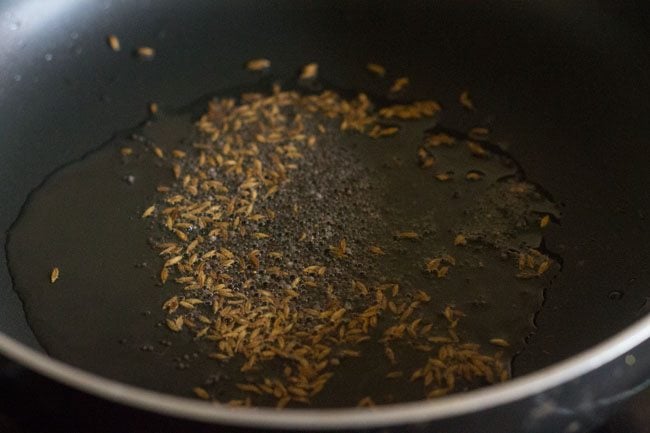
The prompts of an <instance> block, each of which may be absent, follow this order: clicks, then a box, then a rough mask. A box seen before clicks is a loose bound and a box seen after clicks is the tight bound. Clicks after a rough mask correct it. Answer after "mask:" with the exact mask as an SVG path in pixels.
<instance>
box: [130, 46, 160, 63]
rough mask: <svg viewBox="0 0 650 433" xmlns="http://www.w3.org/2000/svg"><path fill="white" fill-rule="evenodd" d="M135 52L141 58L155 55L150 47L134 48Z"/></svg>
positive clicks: (150, 57) (146, 58)
mask: <svg viewBox="0 0 650 433" xmlns="http://www.w3.org/2000/svg"><path fill="white" fill-rule="evenodd" d="M135 53H136V54H137V55H138V57H139V58H140V59H142V60H151V59H153V58H154V56H155V55H156V50H154V49H153V48H151V47H138V48H136V50H135Z"/></svg>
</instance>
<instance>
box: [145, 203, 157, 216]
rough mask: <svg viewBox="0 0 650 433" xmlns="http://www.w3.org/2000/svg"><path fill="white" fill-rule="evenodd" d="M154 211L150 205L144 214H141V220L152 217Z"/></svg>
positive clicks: (153, 207)
mask: <svg viewBox="0 0 650 433" xmlns="http://www.w3.org/2000/svg"><path fill="white" fill-rule="evenodd" d="M155 210H156V206H155V205H151V206H149V207H148V208H146V209H145V211H144V212H142V218H147V217H150V216H151V215H153V213H154V211H155Z"/></svg>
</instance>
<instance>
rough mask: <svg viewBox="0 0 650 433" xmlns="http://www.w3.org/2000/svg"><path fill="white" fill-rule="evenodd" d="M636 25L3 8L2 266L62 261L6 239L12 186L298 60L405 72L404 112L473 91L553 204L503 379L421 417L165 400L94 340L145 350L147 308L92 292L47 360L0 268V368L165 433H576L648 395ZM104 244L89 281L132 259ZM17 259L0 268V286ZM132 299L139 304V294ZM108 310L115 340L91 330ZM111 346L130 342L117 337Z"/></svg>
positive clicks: (138, 356) (349, 72)
mask: <svg viewBox="0 0 650 433" xmlns="http://www.w3.org/2000/svg"><path fill="white" fill-rule="evenodd" d="M646 16H647V15H644V11H643V10H641V9H633V8H629V9H626V8H625V7H622V6H621V5H618V4H614V3H610V2H543V3H527V4H518V3H512V2H497V1H495V2H465V1H454V2H452V1H449V2H415V1H414V2H401V3H397V2H292V1H271V2H255V1H236V2H235V1H194V2H177V1H156V2H149V1H146V2H119V1H109V0H106V1H101V2H81V1H71V0H55V1H5V2H0V149H2V157H1V158H0V197H1V199H2V206H1V207H0V218H1V219H0V223H1V226H2V228H3V239H2V240H3V243H5V242H6V241H7V233H9V230H10V228H11V227H12V225H14V222H15V221H16V220H17V219H18V223H16V225H14V228H15V229H16V230H17V231H18V232H17V233H16V234H14V233H13V232H12V233H11V235H10V236H9V241H10V242H9V243H10V245H9V249H8V251H9V258H10V259H12V254H13V253H12V251H16V250H20V245H18V246H17V247H15V248H14V249H13V250H12V245H11V243H15V242H17V240H20V239H29V242H26V243H22V245H25V246H26V245H28V246H29V251H27V252H24V254H23V255H25V254H27V256H29V257H35V258H38V257H43V256H45V255H47V254H48V253H49V252H53V251H57V248H59V250H60V249H61V248H62V246H60V245H59V246H57V245H50V244H47V243H46V242H42V243H41V244H39V239H40V238H39V233H38V232H34V233H33V234H32V236H31V237H30V234H29V233H27V234H26V233H25V232H24V231H23V232H20V227H21V225H20V219H19V218H18V217H19V215H20V214H21V209H23V205H24V203H25V202H26V200H27V199H28V196H29V194H30V192H32V191H33V190H34V189H35V188H37V187H38V186H39V185H41V183H42V182H43V181H44V179H46V178H47V177H48V176H49V175H50V174H51V173H52V172H53V171H54V170H56V169H57V168H58V167H60V166H62V165H64V164H68V163H70V162H72V161H76V160H79V159H80V158H82V157H83V156H84V155H86V154H87V153H88V152H89V151H91V150H93V149H96V148H97V147H98V146H100V145H101V144H102V143H107V142H109V141H110V140H111V139H113V138H114V137H123V136H126V135H128V134H129V133H130V132H131V131H133V129H132V128H133V127H134V126H135V125H137V124H139V123H140V122H142V121H143V120H144V119H145V118H146V117H147V112H146V107H147V104H149V103H150V102H152V101H155V102H157V103H158V104H159V105H160V106H161V107H168V109H169V110H170V111H171V110H173V109H179V110H182V109H183V107H185V108H186V111H187V110H189V111H190V112H191V111H192V109H190V108H187V107H196V106H197V105H196V101H199V102H200V103H202V104H203V105H201V107H204V106H205V104H204V103H205V102H206V101H207V99H205V96H206V95H214V94H220V93H221V94H223V93H228V92H237V91H239V90H240V89H248V88H258V87H256V86H267V87H270V84H271V82H272V81H273V79H278V80H286V81H289V80H291V79H292V77H295V75H296V71H297V70H299V68H300V66H301V65H304V64H306V63H309V62H312V61H316V62H318V63H319V65H320V71H321V74H322V76H323V78H324V79H325V80H327V82H328V83H331V85H332V86H333V87H335V88H337V89H361V88H364V89H366V88H368V86H369V84H368V82H369V76H368V73H367V71H366V70H365V68H364V67H365V65H366V63H368V62H369V61H374V62H377V63H381V64H382V65H384V66H385V67H386V69H387V70H389V71H399V74H400V75H404V76H408V77H409V79H410V83H411V85H410V87H409V89H408V92H409V93H408V97H410V98H434V99H436V100H439V101H441V103H442V104H443V105H444V106H445V107H446V106H452V105H454V104H457V100H458V95H459V94H460V93H461V92H462V91H464V90H466V89H470V91H471V94H472V98H473V101H474V103H475V104H476V105H477V108H480V114H477V116H478V117H477V118H476V119H478V120H480V121H483V122H487V123H489V124H490V125H493V129H494V136H495V143H498V145H499V146H500V147H502V148H504V149H507V152H508V154H509V155H511V156H512V158H514V160H516V161H517V164H518V166H520V167H522V169H523V170H525V175H526V178H527V179H530V180H531V181H533V182H535V184H537V185H542V186H543V188H544V190H545V192H546V193H547V194H548V196H549V197H552V199H553V201H554V202H555V203H557V204H558V206H559V207H560V208H561V219H558V221H556V223H554V224H552V227H551V228H550V229H549V230H547V231H545V232H544V241H543V242H544V245H546V246H547V247H548V248H549V250H552V252H553V254H556V255H557V257H558V262H561V265H562V268H561V271H560V272H559V273H558V275H557V276H556V277H555V278H553V279H552V281H551V282H550V283H549V285H548V287H546V288H545V293H544V302H543V305H542V307H541V309H540V310H539V312H538V313H537V314H536V315H535V328H534V329H533V330H532V332H531V333H530V335H528V337H527V339H526V341H525V346H524V347H523V348H522V350H521V351H519V353H518V354H517V356H516V357H515V359H514V362H513V366H512V367H513V375H514V378H513V380H510V381H507V382H505V383H503V384H498V385H494V386H489V387H485V388H482V389H479V390H473V391H469V392H467V393H458V394H454V395H451V396H448V397H443V398H440V399H435V400H431V401H418V402H409V403H401V404H392V405H386V406H385V407H380V408H379V409H376V408H375V409H367V408H365V409H364V408H323V409H315V408H312V409H294V408H289V409H286V410H284V411H277V410H274V409H259V408H258V409H239V410H232V409H230V408H226V407H222V406H219V405H214V404H211V403H206V402H202V401H199V400H196V399H194V398H190V396H189V395H187V396H183V395H181V396H179V395H177V393H176V392H175V391H174V390H172V389H171V388H173V386H171V385H170V387H169V389H168V388H166V385H165V386H162V385H160V386H157V385H156V379H157V377H160V376H162V375H167V374H170V375H174V374H178V376H176V377H178V381H182V380H184V379H185V378H186V377H187V374H189V373H187V372H184V371H185V370H181V371H180V372H178V371H177V367H178V362H175V363H171V362H170V363H165V362H166V360H165V361H160V362H156V361H152V359H153V358H151V356H150V353H148V352H149V350H148V349H147V348H146V347H145V348H144V350H135V351H133V350H132V351H130V352H128V353H130V354H131V355H128V356H127V357H126V358H120V359H116V358H114V357H113V356H112V355H111V354H112V353H116V351H120V350H123V349H112V347H113V346H112V345H116V346H119V347H122V348H124V347H127V348H128V347H129V345H132V344H135V345H140V346H141V345H143V344H144V345H145V346H146V344H145V343H146V341H145V340H146V338H148V336H143V335H139V334H138V332H139V331H138V330H140V329H144V328H143V327H144V326H145V325H143V323H145V324H146V323H151V321H152V319H150V318H149V317H148V314H151V313H147V311H146V310H147V309H146V308H143V306H145V305H146V304H147V302H148V298H147V294H148V293H153V292H147V291H146V290H143V291H142V292H139V293H138V294H134V295H133V298H132V299H130V300H129V301H128V302H127V303H128V304H130V305H132V311H126V312H123V313H124V316H121V317H120V316H119V315H115V314H116V313H115V311H116V310H115V309H116V308H119V306H118V304H119V302H117V301H115V300H114V299H113V298H111V296H110V295H105V296H102V297H98V298H95V299H94V300H93V299H89V298H84V297H83V296H82V297H80V298H77V299H78V300H79V304H78V305H74V306H70V308H68V309H63V310H61V311H60V313H58V314H60V315H62V316H65V317H66V318H68V319H69V320H61V321H60V322H59V321H57V320H53V321H52V322H51V323H59V324H61V325H60V326H58V325H57V326H56V327H53V329H52V332H51V334H50V337H49V338H56V339H58V340H59V341H66V342H67V347H69V348H70V350H71V351H79V350H86V353H87V355H86V356H85V357H81V358H80V357H75V358H74V359H72V357H67V356H66V352H65V351H57V352H56V353H54V352H55V351H51V353H50V354H48V352H47V351H46V350H45V349H46V348H47V346H48V344H44V343H47V342H46V341H45V340H47V338H45V339H44V338H43V337H42V336H39V338H36V336H35V335H34V332H33V331H32V330H33V329H43V328H44V327H46V326H47V325H48V324H49V323H50V322H39V323H34V322H31V320H32V319H34V317H36V316H35V315H34V314H32V315H30V314H29V305H30V302H31V301H30V299H31V298H29V299H26V298H25V297H24V296H23V299H22V301H24V304H23V302H21V298H19V297H18V295H17V293H16V291H15V290H14V285H15V284H14V283H19V282H20V281H18V280H16V281H12V275H11V274H10V272H9V267H8V266H7V265H5V266H2V269H1V270H0V278H1V279H0V299H1V302H0V331H1V333H0V352H2V353H3V354H4V355H5V356H7V357H8V358H10V359H12V360H14V361H16V362H18V363H20V364H23V365H25V366H27V367H28V368H30V369H33V370H35V371H36V372H38V373H40V374H42V375H43V376H44V377H46V378H47V380H51V381H55V382H61V383H62V384H65V385H66V386H69V387H72V388H76V389H78V390H81V391H82V392H85V393H88V394H91V395H93V396H96V397H98V398H99V400H98V402H100V403H98V404H101V401H103V400H108V401H113V402H117V403H118V404H120V405H124V406H129V407H134V408H137V409H138V410H143V411H145V412H154V413H156V415H151V416H152V419H155V423H154V425H157V426H159V427H160V429H163V428H167V429H169V430H170V431H173V430H174V429H179V430H178V431H183V430H181V429H183V428H189V427H190V426H191V427H192V428H193V429H194V430H196V431H222V430H223V431H251V430H255V429H257V430H303V431H304V430H322V431H334V430H339V431H353V430H365V431H400V432H406V431H434V430H435V431H444V432H467V431H477V432H478V431H494V432H497V431H498V432H504V431H516V432H570V433H574V432H579V431H584V430H586V429H588V428H591V427H592V426H594V425H596V424H598V422H600V421H601V420H603V419H605V418H606V416H607V414H609V413H610V412H611V411H612V410H613V409H614V408H615V407H616V404H617V403H618V402H620V401H622V400H624V399H625V398H626V397H628V396H630V395H633V394H635V393H636V392H639V391H641V390H643V389H644V388H645V387H647V386H648V385H649V384H650V316H649V315H648V311H649V310H648V308H649V307H648V299H649V297H650V289H649V287H650V285H649V283H650V281H649V280H650V274H649V271H648V261H649V259H650V249H649V248H648V244H649V242H650V235H649V233H648V229H647V225H648V224H647V218H648V212H650V194H648V190H647V188H648V167H649V166H650V151H649V150H648V145H647V142H648V136H650V123H648V121H647V119H646V117H647V114H646V113H648V112H649V111H650V102H649V101H650V99H649V98H648V95H650V76H649V75H648V72H647V71H648V70H649V67H650V53H649V52H648V49H647V47H648V45H650V44H649V43H650V33H648V25H647V24H648V21H647V19H645V18H644V17H646ZM109 34H115V35H119V38H120V41H121V44H122V50H121V51H120V52H118V53H115V52H113V51H112V50H111V49H110V48H109V47H108V46H107V43H106V38H107V36H108V35H109ZM140 46H150V47H154V48H155V50H156V54H155V57H154V58H153V59H151V60H147V61H142V60H141V59H138V58H137V56H134V55H133V50H135V49H136V48H137V47H140ZM256 57H266V58H269V59H272V61H273V68H272V71H273V72H272V73H273V75H272V76H271V77H270V78H269V77H268V76H266V78H265V79H266V80H267V81H264V82H262V83H260V78H259V76H256V75H254V74H251V73H250V72H248V71H246V70H244V68H243V67H242V65H243V64H244V63H245V62H246V61H247V60H249V59H251V58H256ZM369 91H370V92H372V91H373V89H369ZM202 98H203V99H202ZM477 111H479V110H477ZM195 114H196V113H195ZM445 115H446V116H447V117H445V118H444V119H443V123H445V124H447V125H451V124H455V123H459V122H460V123H462V122H467V118H466V117H463V116H466V113H465V112H464V111H463V110H462V108H457V109H456V110H455V111H454V109H450V110H449V111H448V114H445ZM463 119H465V120H463ZM175 133H176V134H178V135H179V138H178V139H180V138H181V137H180V135H182V134H180V133H179V132H178V131H176V132H174V131H162V132H160V133H159V134H161V136H165V137H166V138H168V139H174V134H175ZM170 137H171V138H170ZM52 194H53V195H52V199H53V200H54V199H55V198H56V199H57V200H60V201H61V202H60V206H61V209H63V208H65V207H66V206H67V205H70V206H75V205H76V203H79V202H78V201H75V200H73V199H70V200H69V203H67V202H66V199H65V197H66V194H74V193H66V192H65V191H58V192H57V191H53V192H52ZM89 200H92V197H90V198H89ZM52 218H53V221H60V220H61V218H60V216H57V215H52ZM57 218H58V219H57ZM52 227H58V226H57V225H56V224H54V223H53V225H52ZM41 228H42V229H43V230H46V229H47V227H43V226H41ZM57 230H58V229H57ZM80 230H81V229H80ZM103 233H104V235H105V236H109V237H111V236H112V237H113V241H112V242H111V243H110V244H107V245H105V246H106V250H105V251H104V252H103V253H102V254H101V255H98V256H97V257H96V258H94V259H93V258H92V257H89V258H88V261H87V267H88V269H91V270H92V269H96V270H97V271H98V272H100V271H102V270H103V269H105V268H106V267H107V266H111V265H113V264H115V263H119V260H120V259H119V257H116V254H117V253H119V252H120V251H122V250H124V249H128V251H126V253H125V254H126V255H127V256H128V258H129V260H130V261H132V262H135V261H137V260H138V259H139V258H140V256H139V255H140V254H141V255H146V254H147V253H146V252H145V251H148V250H147V249H146V248H144V247H143V248H142V250H135V249H131V247H130V246H129V245H132V243H129V242H128V241H127V240H125V238H124V235H119V232H118V230H117V228H113V227H104V231H103ZM93 236H94V235H93V234H92V233H87V232H81V231H80V233H79V237H80V239H81V238H83V239H86V240H87V241H88V243H89V244H92V243H93V242H95V240H99V239H104V238H101V237H100V235H97V236H98V237H97V238H96V239H95V238H93ZM127 237H128V236H127ZM98 246H102V245H98ZM66 247H67V246H66ZM25 248H27V247H25ZM2 251H3V252H2V254H3V256H2V260H3V262H6V259H7V254H6V251H5V250H4V249H3V250H2ZM28 253H29V254H28ZM560 258H561V260H560ZM100 259H101V260H100ZM30 265H32V264H31V263H24V262H23V263H19V262H15V263H14V262H12V263H11V268H12V272H13V271H15V270H16V268H17V267H19V268H20V267H22V269H23V270H24V269H25V268H27V267H29V266H30ZM33 272H34V273H35V274H36V273H39V272H42V271H41V270H40V269H36V268H35V269H34V271H33ZM23 275H24V272H23ZM14 276H15V275H14ZM46 277H47V276H46ZM21 281H22V280H21ZM87 281H92V280H87ZM147 281H148V280H146V278H143V280H142V284H144V285H146V284H148V283H147ZM118 282H119V280H118ZM79 284H80V287H79V288H78V289H79V291H80V293H81V291H84V287H81V286H82V283H81V282H80V283H79ZM93 284H94V283H93ZM102 284H105V287H104V286H103V287H104V288H106V289H110V287H111V284H113V283H111V282H110V281H104V282H103V283H102ZM120 284H121V283H120ZM86 292H88V291H87V290H86ZM104 293H106V292H104ZM45 296H54V295H51V294H50V295H45ZM55 298H56V297H55V296H54V297H53V298H52V299H55ZM93 301H94V302H93ZM499 301H500V302H504V303H509V302H511V300H510V299H501V300H499ZM151 305H152V306H151V309H157V308H158V306H159V302H158V299H156V300H155V302H153V303H152V304H151ZM513 305H514V303H513ZM25 307H26V308H25ZM25 309H27V311H28V314H27V316H26V315H25ZM48 314H49V315H50V316H48V317H52V316H51V315H52V314H54V313H53V312H52V311H48ZM153 314H156V313H153ZM111 315H112V316H113V317H115V318H116V320H115V322H116V323H115V325H114V326H111V327H104V326H103V325H102V327H101V329H100V327H98V326H97V325H96V323H98V322H99V323H104V321H105V320H107V317H109V316H111ZM93 323H95V325H93ZM93 326H95V327H93ZM129 327H135V328H133V329H136V328H137V330H135V331H133V332H131V328H129ZM54 328H55V329H54ZM151 332H162V330H159V329H156V330H154V331H151ZM93 333H95V334H96V335H97V337H96V338H94V337H92V338H91V334H93ZM125 334H128V335H129V340H128V341H126V342H120V340H121V336H122V335H125ZM156 335H158V334H156ZM161 335H162V334H161ZM139 337H141V338H139ZM90 341H92V342H90ZM120 344H121V346H120ZM179 344H180V343H179ZM187 344H188V345H189V344H191V342H188V343H187ZM109 345H111V346H110V348H109ZM80 348H81V349H80ZM140 349H142V347H140ZM124 352H125V353H126V352H127V350H126V349H124ZM190 361H191V362H194V361H192V360H189V361H188V362H190ZM100 364H103V365H104V367H101V368H99V367H96V366H97V365H100ZM188 371H194V370H192V369H190V370H188ZM161 382H162V381H161ZM166 383H169V382H166ZM106 404H107V405H108V404H109V403H106ZM99 413H101V411H98V418H101V415H99ZM110 413H115V412H111V411H107V412H106V414H110ZM139 414H140V415H138V416H139V417H140V416H142V412H139ZM105 416H107V415H105ZM139 419H140V418H139ZM152 422H153V421H152ZM109 423H110V420H105V422H103V424H109ZM160 429H159V431H160Z"/></svg>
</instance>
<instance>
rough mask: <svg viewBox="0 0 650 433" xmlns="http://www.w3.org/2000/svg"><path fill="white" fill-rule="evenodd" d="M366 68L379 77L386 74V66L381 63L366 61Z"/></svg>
mask: <svg viewBox="0 0 650 433" xmlns="http://www.w3.org/2000/svg"><path fill="white" fill-rule="evenodd" d="M366 69H367V70H368V71H370V72H371V73H372V74H374V75H377V76H379V77H383V76H384V75H386V68H384V67H383V66H382V65H380V64H377V63H368V64H367V65H366Z"/></svg>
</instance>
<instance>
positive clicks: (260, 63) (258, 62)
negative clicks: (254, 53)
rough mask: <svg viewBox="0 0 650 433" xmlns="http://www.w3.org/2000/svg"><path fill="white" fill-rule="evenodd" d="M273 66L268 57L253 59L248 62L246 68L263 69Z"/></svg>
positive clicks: (252, 69)
mask: <svg viewBox="0 0 650 433" xmlns="http://www.w3.org/2000/svg"><path fill="white" fill-rule="evenodd" d="M270 67H271V61H270V60H268V59H263V58H259V59H251V60H249V61H248V62H246V69H248V70H249V71H263V70H265V69H268V68H270Z"/></svg>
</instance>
